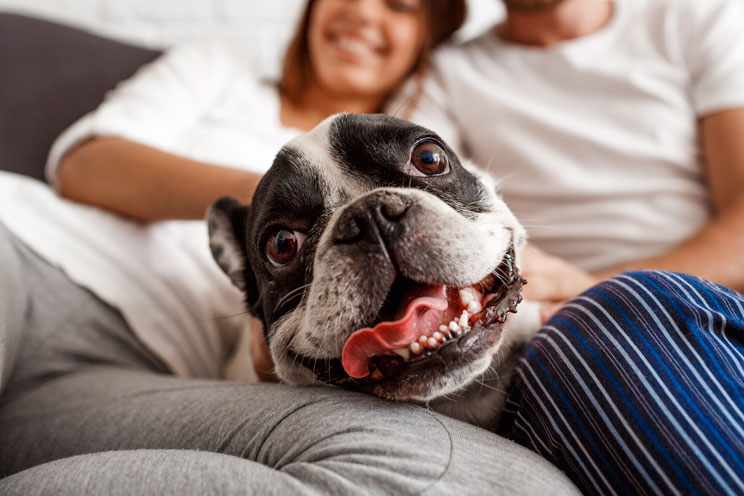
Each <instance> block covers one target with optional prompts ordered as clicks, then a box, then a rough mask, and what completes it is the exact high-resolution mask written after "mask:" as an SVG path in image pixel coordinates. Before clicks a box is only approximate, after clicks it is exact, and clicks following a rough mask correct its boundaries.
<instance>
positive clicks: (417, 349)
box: [410, 341, 424, 355]
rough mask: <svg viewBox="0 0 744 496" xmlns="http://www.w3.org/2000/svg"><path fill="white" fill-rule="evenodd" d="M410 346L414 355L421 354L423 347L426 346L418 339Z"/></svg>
mask: <svg viewBox="0 0 744 496" xmlns="http://www.w3.org/2000/svg"><path fill="white" fill-rule="evenodd" d="M410 348H411V351H412V352H413V354H414V355H418V354H420V353H421V351H423V349H424V347H423V346H421V344H420V343H418V342H417V341H414V342H413V343H411V346H410Z"/></svg>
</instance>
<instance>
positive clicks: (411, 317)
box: [341, 286, 449, 379]
mask: <svg viewBox="0 0 744 496" xmlns="http://www.w3.org/2000/svg"><path fill="white" fill-rule="evenodd" d="M438 288H439V289H438V292H439V294H438V295H436V296H422V297H419V298H415V299H414V300H413V301H412V302H411V303H409V305H408V307H407V308H406V311H405V314H404V315H403V317H401V318H400V319H398V320H396V321H394V322H380V323H379V324H377V325H376V326H375V327H374V328H373V329H370V328H364V329H359V330H358V331H356V332H354V334H352V335H351V336H350V337H349V340H348V341H346V345H344V351H343V353H342V354H341V363H342V364H343V366H344V370H345V371H346V373H347V374H349V376H351V377H353V378H354V379H361V378H362V377H366V376H368V375H369V362H370V360H371V358H372V357H373V356H375V355H382V354H390V353H389V352H390V351H391V350H393V349H395V348H404V347H407V346H408V345H409V344H411V343H412V342H413V341H414V340H415V339H417V338H418V337H419V336H421V335H422V334H423V335H427V336H428V335H431V334H432V333H433V331H432V329H434V330H436V329H438V328H439V324H440V323H441V322H442V320H443V316H444V312H445V310H447V307H448V305H449V303H448V301H447V298H445V297H444V295H443V294H442V290H441V288H442V286H439V287H438ZM432 289H434V288H432ZM432 292H434V291H432Z"/></svg>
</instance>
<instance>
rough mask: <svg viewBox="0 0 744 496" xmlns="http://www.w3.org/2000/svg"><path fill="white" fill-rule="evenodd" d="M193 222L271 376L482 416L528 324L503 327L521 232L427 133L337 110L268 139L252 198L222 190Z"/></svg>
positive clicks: (494, 406) (487, 182)
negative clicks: (240, 303) (200, 223)
mask: <svg viewBox="0 0 744 496" xmlns="http://www.w3.org/2000/svg"><path fill="white" fill-rule="evenodd" d="M207 221H208V226H209V234H210V248H211V250H212V254H213V256H214V258H215V260H216V261H217V263H218V265H219V266H220V267H221V268H222V270H223V271H224V272H225V273H226V274H227V275H228V276H229V277H230V279H231V280H232V282H233V283H234V284H235V285H236V286H237V287H238V288H240V289H241V290H242V292H243V293H244V295H245V304H246V307H247V309H248V311H249V312H250V313H251V314H253V315H254V316H256V317H258V318H259V319H260V320H261V321H262V322H263V326H264V337H265V339H266V342H267V344H268V345H269V349H270V350H271V355H272V358H273V360H274V363H275V371H276V374H277V375H278V377H279V378H280V379H281V380H282V381H284V382H286V383H289V384H318V383H323V384H328V385H332V386H339V387H342V388H347V389H353V390H359V391H364V392H368V393H371V394H374V395H377V396H380V397H382V398H386V399H389V400H406V401H414V402H424V403H427V404H429V405H430V406H431V407H433V408H434V409H435V410H438V411H441V412H443V413H445V414H448V415H451V416H453V417H456V418H460V419H462V420H465V421H469V422H471V423H475V424H478V425H482V426H486V427H488V426H493V425H494V422H495V421H496V420H497V419H498V416H499V413H500V411H501V409H502V407H503V404H504V401H505V398H506V396H505V390H506V388H507V386H508V384H509V379H510V376H511V374H512V371H513V368H514V366H515V364H516V361H517V359H518V357H519V352H520V350H522V349H523V348H524V345H525V344H526V343H527V342H528V341H529V340H530V338H531V337H532V335H533V334H534V331H536V329H534V328H530V329H515V328H513V327H514V326H512V325H511V323H510V324H509V325H507V320H508V319H507V318H508V317H509V314H510V313H514V312H515V311H516V309H517V305H518V304H519V302H520V301H521V296H520V291H521V289H522V285H523V284H525V282H526V281H525V280H524V279H522V277H521V276H520V274H519V253H520V249H521V248H522V247H523V245H524V243H525V231H524V229H523V228H522V226H521V225H520V224H519V222H518V221H517V219H516V218H515V217H514V215H513V214H512V212H511V211H510V210H509V208H507V206H506V205H505V203H504V202H503V201H502V199H501V198H500V194H499V192H498V189H497V185H496V183H495V182H494V181H493V179H491V178H490V176H487V175H485V174H484V173H482V172H480V171H479V170H478V169H476V168H475V167H474V166H472V164H469V163H466V162H464V161H461V160H460V159H459V158H458V156H457V155H456V154H455V153H454V152H453V150H452V149H451V148H450V147H448V146H447V144H446V143H444V142H443V141H442V139H440V137H439V136H437V134H436V133H434V132H432V131H430V130H428V129H425V128H423V127H420V126H418V125H415V124H412V123H410V122H407V121H404V120H400V119H397V118H394V117H390V116H385V115H364V116H362V115H355V114H339V115H335V116H333V117H330V118H328V119H326V120H325V121H323V122H322V123H321V124H319V125H318V126H317V127H316V128H315V129H313V130H312V131H310V132H308V133H306V134H304V135H301V136H299V137H297V138H296V139H294V140H292V141H291V142H289V143H288V144H287V145H286V146H284V147H283V148H282V149H281V150H280V151H279V153H278V154H277V156H276V158H275V160H274V162H273V164H272V167H271V168H270V170H269V171H268V172H267V173H266V175H265V176H264V177H263V178H262V180H261V182H260V183H259V185H258V188H257V189H256V191H255V194H254V197H253V201H252V204H251V205H243V204H240V203H239V202H237V201H236V200H234V199H232V198H227V197H226V198H222V199H220V200H219V201H217V202H216V203H215V204H214V205H213V206H212V208H211V209H210V210H209V213H208V216H207Z"/></svg>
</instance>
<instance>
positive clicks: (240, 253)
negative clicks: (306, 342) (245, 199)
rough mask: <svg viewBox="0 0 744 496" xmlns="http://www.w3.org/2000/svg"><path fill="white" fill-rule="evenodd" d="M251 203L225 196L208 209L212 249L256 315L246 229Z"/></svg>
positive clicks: (256, 298) (256, 294) (253, 282)
mask: <svg viewBox="0 0 744 496" xmlns="http://www.w3.org/2000/svg"><path fill="white" fill-rule="evenodd" d="M249 213H250V206H248V205H243V204H242V203H240V202H238V201H237V200H236V199H234V198H231V197H229V196H224V197H222V198H220V199H219V200H217V202H215V203H214V205H212V206H211V207H210V208H209V212H208V213H207V225H208V226H209V249H210V250H211V251H212V256H213V257H214V259H215V260H216V261H217V264H218V265H219V266H220V268H221V269H222V270H223V271H224V272H225V274H227V275H228V276H229V277H230V280H231V281H232V283H233V284H234V285H235V286H237V287H238V288H240V289H241V290H242V291H243V293H244V294H245V302H246V305H247V306H248V310H250V311H251V313H253V314H254V315H255V313H256V310H255V307H256V303H257V301H258V296H259V295H258V288H257V284H256V278H255V276H254V274H253V271H252V269H251V267H250V264H249V263H248V247H247V245H246V242H247V240H246V229H247V227H248V214H249Z"/></svg>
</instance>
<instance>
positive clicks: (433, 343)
mask: <svg viewBox="0 0 744 496" xmlns="http://www.w3.org/2000/svg"><path fill="white" fill-rule="evenodd" d="M437 346H439V342H438V341H437V340H436V339H434V338H429V339H427V340H426V347H427V348H429V349H432V350H433V349H434V348H436V347H437Z"/></svg>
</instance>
